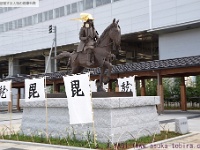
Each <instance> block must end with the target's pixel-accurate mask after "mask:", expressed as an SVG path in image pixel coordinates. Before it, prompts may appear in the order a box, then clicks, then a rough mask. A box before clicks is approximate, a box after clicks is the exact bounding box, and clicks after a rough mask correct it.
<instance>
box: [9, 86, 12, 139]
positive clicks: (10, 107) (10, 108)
mask: <svg viewBox="0 0 200 150" xmlns="http://www.w3.org/2000/svg"><path fill="white" fill-rule="evenodd" d="M11 86H12V85H10V87H11ZM12 99H13V96H12V87H11V89H10V106H9V110H10V112H9V113H10V136H11V128H12Z"/></svg>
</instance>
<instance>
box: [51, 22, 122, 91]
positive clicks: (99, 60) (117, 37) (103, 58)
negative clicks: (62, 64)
mask: <svg viewBox="0 0 200 150" xmlns="http://www.w3.org/2000/svg"><path fill="white" fill-rule="evenodd" d="M118 22H119V20H117V21H116V20H115V19H113V22H112V23H111V24H110V25H109V26H108V27H107V28H106V29H105V30H104V32H103V33H102V35H101V36H100V37H99V39H98V40H97V44H96V47H95V48H94V51H93V55H94V63H93V64H92V65H91V66H88V65H87V55H86V52H72V53H69V52H66V51H64V52H62V53H61V54H59V55H57V56H56V57H54V59H61V58H63V57H69V61H68V65H70V66H71V73H72V74H76V73H81V72H82V71H83V69H84V68H97V67H100V69H101V73H100V79H99V83H98V85H97V91H98V92H102V91H104V89H103V83H104V84H106V83H108V82H109V80H110V76H111V70H112V64H111V59H112V58H113V57H114V56H115V55H114V54H111V50H112V45H113V44H114V46H115V47H116V48H117V49H118V48H120V43H121V29H120V27H119V25H118ZM106 69H108V72H107V75H106V76H105V77H104V73H105V70H106Z"/></svg>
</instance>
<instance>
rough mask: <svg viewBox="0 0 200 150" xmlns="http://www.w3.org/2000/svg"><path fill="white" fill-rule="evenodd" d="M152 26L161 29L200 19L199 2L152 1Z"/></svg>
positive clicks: (188, 0) (176, 0)
mask: <svg viewBox="0 0 200 150" xmlns="http://www.w3.org/2000/svg"><path fill="white" fill-rule="evenodd" d="M151 1H152V26H153V28H159V27H164V26H170V25H176V24H181V23H186V22H190V21H196V20H199V19H200V1H199V0H151Z"/></svg>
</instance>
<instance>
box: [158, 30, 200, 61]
mask: <svg viewBox="0 0 200 150" xmlns="http://www.w3.org/2000/svg"><path fill="white" fill-rule="evenodd" d="M196 55H200V28H198V29H192V30H186V31H181V32H175V33H170V34H165V35H161V36H159V57H160V60H163V59H171V58H179V57H187V56H196Z"/></svg>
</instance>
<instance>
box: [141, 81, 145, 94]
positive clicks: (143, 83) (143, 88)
mask: <svg viewBox="0 0 200 150" xmlns="http://www.w3.org/2000/svg"><path fill="white" fill-rule="evenodd" d="M141 82H142V86H141V88H140V94H141V96H145V95H146V90H145V79H142V80H141Z"/></svg>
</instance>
